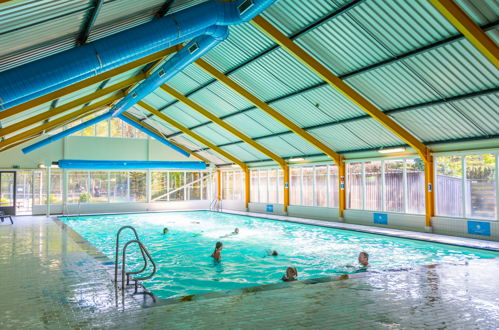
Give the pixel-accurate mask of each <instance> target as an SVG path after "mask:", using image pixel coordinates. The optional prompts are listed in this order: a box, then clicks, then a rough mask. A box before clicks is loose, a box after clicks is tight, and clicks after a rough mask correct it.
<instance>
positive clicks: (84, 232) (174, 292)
mask: <svg viewBox="0 0 499 330" xmlns="http://www.w3.org/2000/svg"><path fill="white" fill-rule="evenodd" d="M60 220H61V221H63V222H64V223H66V224H67V225H68V226H69V227H70V228H72V229H73V230H74V231H76V232H77V233H78V234H80V235H81V236H82V237H83V238H85V239H86V240H88V241H89V242H90V243H91V244H92V245H93V246H95V247H96V248H97V249H98V250H100V251H102V252H103V253H104V254H105V255H106V256H108V257H109V258H110V259H112V260H114V256H115V240H116V232H117V231H118V229H119V228H120V227H122V226H125V225H130V226H133V227H135V228H136V229H137V232H138V234H139V236H140V239H141V241H142V242H143V243H144V245H145V246H146V248H147V249H148V250H149V252H150V253H151V255H152V257H153V259H154V261H155V262H156V264H157V266H158V271H157V273H156V275H155V276H154V277H153V278H152V279H150V280H148V281H146V282H145V283H144V285H145V286H146V287H147V288H149V289H150V290H151V291H152V292H153V293H154V294H155V295H156V296H158V297H159V298H163V299H165V298H171V297H179V296H185V295H191V294H199V293H207V292H213V291H221V290H230V289H236V288H242V287H250V286H258V285H264V284H272V283H278V282H281V277H282V276H283V275H284V273H285V271H286V268H287V267H288V266H292V267H296V268H297V270H298V279H300V280H303V279H310V278H317V277H322V276H335V275H341V274H349V273H355V272H361V271H365V270H364V269H362V268H360V267H359V264H358V262H357V256H358V254H359V252H361V251H366V252H368V253H369V256H370V258H369V263H370V267H369V268H368V269H369V271H370V272H377V271H385V270H398V269H409V268H413V267H416V266H419V265H430V264H439V263H452V264H464V263H466V262H467V260H470V259H479V258H496V257H499V253H497V252H492V251H487V250H479V249H471V248H464V247H458V246H453V245H445V244H439V243H430V242H424V241H417V240H410V239H403V238H396V237H389V236H383V235H375V234H368V233H361V232H355V231H348V230H342V229H333V228H325V227H319V226H312V225H304V224H297V223H291V222H284V221H276V220H267V219H262V218H256V217H250V216H242V215H235V214H228V213H217V212H209V211H190V212H165V213H143V214H116V215H93V216H80V217H61V218H60ZM165 227H166V228H168V233H167V234H165V235H163V228H165ZM235 228H238V229H239V233H238V234H232V233H233V232H234V229H235ZM130 239H133V236H132V233H131V232H130V231H124V232H123V234H122V239H121V246H123V244H124V243H125V242H126V241H128V240H130ZM218 241H220V242H222V243H223V250H222V252H221V254H222V258H221V262H215V261H214V260H213V259H212V258H211V257H210V255H211V254H212V253H213V250H214V247H215V244H216V242H218ZM120 250H121V249H120ZM272 250H276V251H277V252H278V255H277V256H271V255H269V251H272ZM129 251H130V254H129V256H127V260H129V261H130V265H131V267H130V268H127V271H128V270H131V269H132V268H133V266H134V261H135V262H136V263H135V267H136V268H141V267H142V265H143V263H142V261H141V256H140V253H139V250H138V249H136V248H132V249H130V250H129ZM127 265H128V262H127Z"/></svg>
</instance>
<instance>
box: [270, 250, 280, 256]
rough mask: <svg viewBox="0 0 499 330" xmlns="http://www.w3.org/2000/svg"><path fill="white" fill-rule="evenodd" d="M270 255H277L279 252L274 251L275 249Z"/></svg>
mask: <svg viewBox="0 0 499 330" xmlns="http://www.w3.org/2000/svg"><path fill="white" fill-rule="evenodd" d="M270 255H272V256H278V255H279V253H277V251H276V250H272V253H271V254H270Z"/></svg>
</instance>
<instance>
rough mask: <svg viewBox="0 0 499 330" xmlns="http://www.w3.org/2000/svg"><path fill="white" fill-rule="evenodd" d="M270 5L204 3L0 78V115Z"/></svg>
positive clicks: (242, 0) (252, 0)
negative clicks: (3, 111) (2, 112)
mask: <svg viewBox="0 0 499 330" xmlns="http://www.w3.org/2000/svg"><path fill="white" fill-rule="evenodd" d="M273 2H275V0H237V1H234V2H218V1H210V2H205V3H202V4H199V5H196V6H193V7H191V8H187V9H185V10H182V11H180V12H178V13H175V14H171V15H167V16H165V17H163V18H161V19H158V20H154V21H152V22H149V23H146V24H142V25H139V26H137V27H134V28H131V29H128V30H126V31H123V32H120V33H117V34H114V35H111V36H108V37H105V38H102V39H99V40H97V41H94V42H91V43H88V44H86V45H84V46H81V47H78V48H73V49H70V50H67V51H64V52H61V53H58V54H55V55H52V56H49V57H46V58H43V59H40V60H37V61H34V62H31V63H27V64H25V65H22V66H19V67H16V68H12V69H10V70H7V71H4V72H1V73H0V111H1V110H4V109H8V108H11V107H13V106H15V105H18V104H21V103H24V102H27V101H29V100H32V99H34V98H36V97H38V96H41V95H44V94H47V93H50V92H52V91H54V90H57V89H60V88H63V87H66V86H68V85H70V84H73V83H76V82H79V81H81V80H83V79H86V78H89V77H92V76H95V75H97V74H99V73H102V72H105V71H108V70H111V69H113V68H116V67H118V66H120V65H123V64H126V63H129V62H131V61H134V60H136V59H138V58H141V57H145V56H147V55H150V54H152V53H154V52H157V51H160V50H162V49H166V48H168V47H171V46H174V45H177V44H179V43H182V42H184V41H187V40H190V39H193V38H195V37H197V36H199V35H201V34H204V32H205V30H206V29H208V28H210V27H212V26H216V25H219V26H223V25H233V24H239V23H243V22H247V21H249V20H250V19H252V18H253V17H255V16H256V15H258V14H260V13H261V12H262V11H263V10H265V9H266V8H267V7H268V6H270V5H271V4H272V3H273Z"/></svg>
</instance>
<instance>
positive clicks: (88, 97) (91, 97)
mask: <svg viewBox="0 0 499 330" xmlns="http://www.w3.org/2000/svg"><path fill="white" fill-rule="evenodd" d="M143 79H145V74H143V73H141V74H139V75H137V76H135V77H132V78H128V79H127V80H124V81H122V82H119V83H117V84H114V85H112V86H109V87H107V88H104V89H101V90H99V91H97V92H95V93H93V94H89V95H86V96H84V97H81V98H79V99H76V100H73V101H71V102H68V103H66V104H63V105H61V106H59V107H56V108H53V109H51V110H49V111H46V112H42V113H40V114H38V115H34V116H32V117H29V118H27V119H25V120H22V121H19V122H17V123H15V124H13V125H10V126H7V127H5V128H2V129H0V136H5V135H7V134H10V133H13V132H15V131H18V130H20V129H23V128H25V127H28V126H31V125H33V124H36V123H38V122H41V121H44V120H46V119H49V118H50V117H53V116H56V115H59V114H61V113H64V112H66V111H69V110H71V109H73V108H76V107H78V106H80V105H84V104H87V103H88V102H91V101H93V100H95V99H98V98H100V97H103V96H105V95H108V94H110V93H113V92H116V91H119V90H121V89H123V88H125V87H128V86H130V85H132V84H134V83H136V82H138V81H141V80H143Z"/></svg>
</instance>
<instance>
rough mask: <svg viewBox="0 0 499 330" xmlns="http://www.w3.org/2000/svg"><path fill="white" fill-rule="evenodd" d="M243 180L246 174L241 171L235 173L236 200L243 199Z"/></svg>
mask: <svg viewBox="0 0 499 330" xmlns="http://www.w3.org/2000/svg"><path fill="white" fill-rule="evenodd" d="M243 178H244V174H243V172H241V171H236V172H234V199H235V200H242V199H243V195H244V193H243V191H244V188H243Z"/></svg>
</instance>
